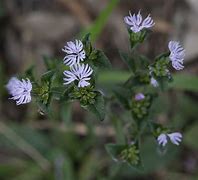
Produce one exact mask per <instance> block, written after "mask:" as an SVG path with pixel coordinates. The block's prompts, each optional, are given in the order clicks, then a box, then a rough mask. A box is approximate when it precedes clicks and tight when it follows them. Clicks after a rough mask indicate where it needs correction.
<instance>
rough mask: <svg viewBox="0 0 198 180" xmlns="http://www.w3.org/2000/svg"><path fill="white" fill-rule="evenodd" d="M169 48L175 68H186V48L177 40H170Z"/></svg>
mask: <svg viewBox="0 0 198 180" xmlns="http://www.w3.org/2000/svg"><path fill="white" fill-rule="evenodd" d="M168 48H169V50H170V55H169V58H170V60H171V62H172V66H173V68H175V69H176V70H181V69H183V68H184V65H183V61H184V57H185V50H184V48H183V47H182V46H181V45H180V43H179V42H177V41H170V42H169V43H168Z"/></svg>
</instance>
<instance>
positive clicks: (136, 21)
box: [124, 11, 155, 33]
mask: <svg viewBox="0 0 198 180" xmlns="http://www.w3.org/2000/svg"><path fill="white" fill-rule="evenodd" d="M124 21H125V23H126V24H127V25H129V26H130V29H131V31H133V32H134V33H137V32H140V31H141V30H142V29H144V28H151V27H153V26H154V25H155V23H154V21H153V19H152V18H151V17H150V15H148V16H147V17H146V18H145V19H144V20H143V19H142V15H141V14H140V11H139V12H138V14H137V15H136V14H133V15H131V12H129V16H126V17H124Z"/></svg>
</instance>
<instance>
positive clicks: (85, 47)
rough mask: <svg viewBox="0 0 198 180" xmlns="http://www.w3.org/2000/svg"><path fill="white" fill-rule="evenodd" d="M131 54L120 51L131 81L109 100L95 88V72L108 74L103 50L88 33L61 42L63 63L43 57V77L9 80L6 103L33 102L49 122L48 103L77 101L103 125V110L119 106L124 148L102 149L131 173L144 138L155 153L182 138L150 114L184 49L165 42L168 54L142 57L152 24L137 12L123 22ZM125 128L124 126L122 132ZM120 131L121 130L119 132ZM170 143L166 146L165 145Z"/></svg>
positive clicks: (138, 160)
mask: <svg viewBox="0 0 198 180" xmlns="http://www.w3.org/2000/svg"><path fill="white" fill-rule="evenodd" d="M124 22H125V24H126V27H127V30H128V35H129V42H130V51H131V52H130V53H125V52H121V51H119V54H120V57H121V59H122V60H123V61H124V63H126V64H127V66H128V68H129V70H130V73H131V75H130V77H129V79H126V81H125V82H124V83H123V84H119V85H117V86H116V87H114V88H113V92H112V93H111V95H110V97H109V96H108V95H106V93H104V92H105V91H103V90H101V89H99V88H98V81H97V76H98V75H99V73H100V70H102V69H106V70H111V64H110V61H109V59H108V58H107V56H106V55H105V54H104V52H103V51H101V50H99V49H96V48H95V47H94V46H93V45H92V43H91V40H90V34H87V35H85V37H83V38H82V39H81V40H79V39H76V40H74V41H68V42H66V44H65V46H64V47H63V49H62V51H63V52H64V53H65V54H64V55H65V57H64V58H63V60H62V61H60V60H57V59H53V58H47V57H44V63H45V65H46V72H45V73H44V74H43V75H42V76H41V77H40V78H35V75H34V71H33V70H34V68H33V67H31V68H30V69H28V70H27V71H26V72H25V73H24V75H23V77H24V78H22V80H19V79H17V78H16V77H12V78H11V79H10V80H9V82H8V84H7V85H6V88H7V90H8V93H9V94H10V95H11V97H10V99H12V100H14V101H16V104H17V105H21V104H27V103H30V102H31V100H32V99H33V100H34V101H35V102H36V103H37V105H38V108H39V112H40V113H42V114H44V115H47V116H49V117H53V108H52V105H53V102H54V101H59V102H60V103H69V102H72V101H79V103H80V105H81V106H82V108H84V109H86V110H88V111H89V112H92V113H93V114H95V116H96V117H97V118H98V119H99V120H101V121H102V120H104V119H105V117H106V116H105V115H106V111H107V114H108V117H109V118H110V117H111V115H110V114H111V113H112V112H111V108H109V107H111V106H112V104H114V103H115V102H116V103H119V105H120V106H122V107H123V109H124V111H126V112H129V113H130V117H129V120H128V121H129V123H128V124H129V125H130V128H131V129H132V130H131V131H130V132H128V131H127V133H125V134H124V136H126V137H125V141H124V143H118V144H107V145H106V149H107V152H108V153H109V154H110V156H111V157H112V159H113V160H115V161H121V162H124V163H128V164H129V165H130V166H131V167H134V168H136V169H141V170H142V169H143V168H144V165H143V161H142V157H141V142H142V140H141V139H142V137H144V135H145V133H147V134H148V133H149V134H150V135H151V136H153V137H154V139H155V142H156V148H160V149H165V148H167V146H168V144H170V143H172V144H174V145H179V144H180V143H181V141H182V134H181V133H180V132H174V131H173V130H172V129H170V128H168V127H163V126H162V125H161V124H158V123H156V122H155V121H154V119H155V116H154V115H153V114H152V112H151V109H152V106H153V102H154V101H155V99H156V98H157V96H158V95H159V92H161V91H164V90H165V86H166V85H167V84H168V83H171V81H172V80H173V78H172V76H171V71H170V67H171V66H172V68H173V69H175V70H182V69H183V68H184V64H183V61H184V57H185V50H184V49H183V47H182V46H181V44H180V43H179V42H176V41H170V42H169V43H167V44H168V45H167V52H164V53H162V54H160V55H158V56H156V58H154V59H153V60H149V59H148V58H147V57H146V56H144V55H141V54H140V53H138V51H137V47H138V46H140V45H142V44H143V42H144V41H145V40H146V38H147V36H148V35H149V33H150V32H151V28H152V27H153V26H154V25H155V22H154V20H153V19H152V17H151V16H150V15H148V16H147V17H146V18H145V19H143V17H142V15H141V12H140V11H139V12H138V13H137V14H133V15H132V14H131V12H129V16H126V17H124ZM123 128H124V127H123ZM123 131H124V130H123ZM169 142H170V143H169Z"/></svg>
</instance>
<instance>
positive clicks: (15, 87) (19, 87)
mask: <svg viewBox="0 0 198 180" xmlns="http://www.w3.org/2000/svg"><path fill="white" fill-rule="evenodd" d="M6 88H7V90H8V92H9V94H10V95H11V96H12V98H10V99H13V100H15V101H16V104H17V105H20V104H26V103H29V102H30V101H31V94H30V92H31V90H32V84H31V82H30V80H29V79H28V78H27V80H24V79H22V80H21V81H20V80H18V79H17V78H16V77H12V78H11V79H10V80H9V82H8V84H7V85H6Z"/></svg>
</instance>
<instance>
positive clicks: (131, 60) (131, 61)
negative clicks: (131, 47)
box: [119, 51, 136, 72]
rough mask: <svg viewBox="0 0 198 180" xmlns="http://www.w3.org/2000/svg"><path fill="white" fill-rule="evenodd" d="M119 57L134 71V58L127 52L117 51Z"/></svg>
mask: <svg viewBox="0 0 198 180" xmlns="http://www.w3.org/2000/svg"><path fill="white" fill-rule="evenodd" d="M119 54H120V57H121V59H122V61H123V62H124V63H125V64H126V65H127V66H128V68H129V69H130V70H131V71H132V72H135V71H136V64H135V59H134V58H132V57H130V56H129V55H128V54H127V53H125V52H122V51H119Z"/></svg>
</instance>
